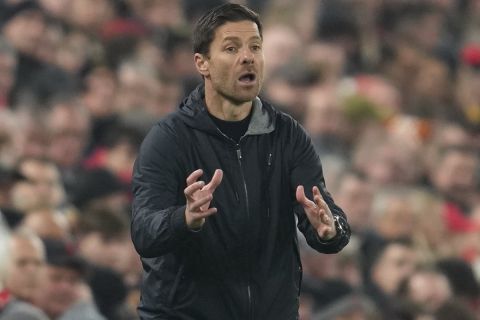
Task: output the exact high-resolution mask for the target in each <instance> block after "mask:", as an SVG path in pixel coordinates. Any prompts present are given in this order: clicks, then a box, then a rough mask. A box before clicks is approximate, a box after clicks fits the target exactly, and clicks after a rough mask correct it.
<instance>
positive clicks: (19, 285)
mask: <svg viewBox="0 0 480 320" xmlns="http://www.w3.org/2000/svg"><path fill="white" fill-rule="evenodd" d="M44 255H45V253H44V249H43V245H42V243H41V242H40V240H39V239H37V238H33V237H32V238H28V237H23V236H18V235H14V236H13V237H12V238H11V240H10V259H9V262H8V267H7V277H6V281H5V286H6V287H7V288H8V290H9V291H10V292H11V293H12V295H13V296H14V297H16V298H19V299H21V300H25V301H32V298H33V294H34V292H35V290H36V289H37V288H38V286H39V282H40V277H41V272H40V271H41V269H42V268H43V266H44V262H45V256H44Z"/></svg>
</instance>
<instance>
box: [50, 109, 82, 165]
mask: <svg viewBox="0 0 480 320" xmlns="http://www.w3.org/2000/svg"><path fill="white" fill-rule="evenodd" d="M76 107H78V108H81V107H80V106H76ZM78 108H73V107H72V106H67V105H61V104H60V105H57V106H55V107H54V108H53V110H52V113H51V114H50V118H49V123H48V124H49V128H50V133H51V143H50V147H49V156H50V159H52V160H53V161H54V162H55V163H56V164H57V165H59V166H60V167H61V168H64V167H67V168H68V167H72V166H75V165H76V164H77V163H78V162H79V161H80V160H81V158H82V153H83V151H84V149H85V147H86V144H87V139H88V134H89V130H90V119H89V117H88V114H87V113H86V112H83V111H84V110H79V109H78Z"/></svg>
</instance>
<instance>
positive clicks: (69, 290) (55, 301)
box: [36, 265, 81, 318]
mask: <svg viewBox="0 0 480 320" xmlns="http://www.w3.org/2000/svg"><path fill="white" fill-rule="evenodd" d="M45 271H46V272H45V274H44V275H43V278H42V281H41V286H40V288H39V289H40V290H38V291H37V295H36V298H37V300H36V305H38V306H39V307H40V308H41V309H42V310H43V311H44V312H45V313H47V315H49V316H50V317H52V318H57V317H59V316H60V315H61V314H63V313H64V312H65V311H67V310H68V309H69V308H70V307H71V306H72V305H73V304H74V303H76V302H77V300H78V298H79V290H80V285H81V281H80V280H81V279H80V276H79V274H78V272H76V271H75V270H72V269H69V268H65V267H57V266H52V265H48V266H47V267H46V270H45Z"/></svg>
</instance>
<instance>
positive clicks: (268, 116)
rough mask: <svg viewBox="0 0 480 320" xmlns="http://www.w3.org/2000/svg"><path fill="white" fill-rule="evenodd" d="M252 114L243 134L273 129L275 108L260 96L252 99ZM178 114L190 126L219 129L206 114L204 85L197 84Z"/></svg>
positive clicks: (207, 130) (215, 132)
mask: <svg viewBox="0 0 480 320" xmlns="http://www.w3.org/2000/svg"><path fill="white" fill-rule="evenodd" d="M252 112H253V114H252V119H251V120H250V124H249V126H248V130H247V132H246V133H245V135H258V134H267V133H270V132H272V131H273V130H274V129H275V113H276V112H275V110H274V109H273V108H272V107H271V106H270V105H268V104H266V103H264V102H263V101H262V100H260V98H258V97H256V98H255V100H254V101H253V111H252ZM179 113H180V116H181V118H182V120H183V121H184V122H185V123H186V124H187V125H188V126H190V127H192V128H195V129H198V130H202V131H206V132H210V133H212V134H218V133H219V131H218V129H217V127H216V126H215V124H214V122H213V120H212V119H211V118H210V116H209V115H208V111H207V106H206V105H205V87H204V85H203V84H201V85H199V86H198V87H197V88H196V89H195V90H193V91H192V92H191V93H190V95H188V96H187V97H186V98H185V99H184V100H183V101H182V103H181V104H180V112H179Z"/></svg>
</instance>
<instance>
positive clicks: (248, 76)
mask: <svg viewBox="0 0 480 320" xmlns="http://www.w3.org/2000/svg"><path fill="white" fill-rule="evenodd" d="M256 78H257V76H256V75H255V73H253V72H248V73H244V74H242V75H241V76H240V78H238V80H239V81H240V82H243V83H252V82H254V81H255V79H256Z"/></svg>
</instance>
